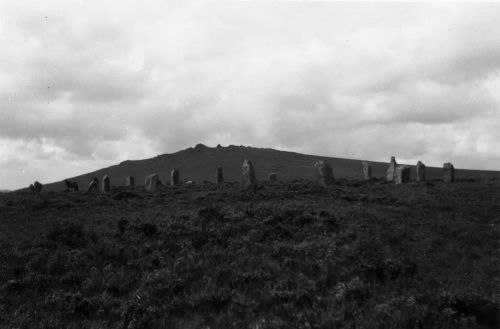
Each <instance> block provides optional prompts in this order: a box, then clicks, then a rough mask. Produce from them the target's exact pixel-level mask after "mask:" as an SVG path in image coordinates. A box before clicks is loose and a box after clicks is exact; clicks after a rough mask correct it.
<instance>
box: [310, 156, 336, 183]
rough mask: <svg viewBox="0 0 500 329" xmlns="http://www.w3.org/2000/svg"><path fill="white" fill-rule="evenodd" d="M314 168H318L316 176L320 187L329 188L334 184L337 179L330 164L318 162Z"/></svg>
mask: <svg viewBox="0 0 500 329" xmlns="http://www.w3.org/2000/svg"><path fill="white" fill-rule="evenodd" d="M314 167H315V168H316V174H317V177H318V182H319V183H320V185H322V186H328V185H332V184H333V182H334V181H335V177H334V176H333V170H332V167H331V166H330V164H329V163H327V162H325V161H316V162H315V163H314Z"/></svg>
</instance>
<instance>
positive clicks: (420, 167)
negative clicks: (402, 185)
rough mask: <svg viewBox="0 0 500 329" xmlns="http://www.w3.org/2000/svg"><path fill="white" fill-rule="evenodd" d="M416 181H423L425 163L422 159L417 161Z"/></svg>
mask: <svg viewBox="0 0 500 329" xmlns="http://www.w3.org/2000/svg"><path fill="white" fill-rule="evenodd" d="M417 182H425V165H424V164H423V163H422V161H419V162H417Z"/></svg>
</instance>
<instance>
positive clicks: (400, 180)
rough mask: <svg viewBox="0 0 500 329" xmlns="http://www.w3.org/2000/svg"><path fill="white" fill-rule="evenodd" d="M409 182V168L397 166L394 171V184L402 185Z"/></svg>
mask: <svg viewBox="0 0 500 329" xmlns="http://www.w3.org/2000/svg"><path fill="white" fill-rule="evenodd" d="M409 181H410V167H408V166H397V167H396V170H395V171H394V184H404V183H408V182H409Z"/></svg>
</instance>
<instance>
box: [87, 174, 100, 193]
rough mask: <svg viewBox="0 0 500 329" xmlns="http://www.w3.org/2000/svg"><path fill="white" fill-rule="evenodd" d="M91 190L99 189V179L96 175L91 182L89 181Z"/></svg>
mask: <svg viewBox="0 0 500 329" xmlns="http://www.w3.org/2000/svg"><path fill="white" fill-rule="evenodd" d="M87 191H89V192H97V191H99V180H98V179H97V177H94V178H93V179H92V180H91V181H90V182H89V188H88V189H87Z"/></svg>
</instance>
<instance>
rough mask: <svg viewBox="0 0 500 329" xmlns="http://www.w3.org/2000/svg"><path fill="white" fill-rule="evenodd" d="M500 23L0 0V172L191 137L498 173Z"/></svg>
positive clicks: (371, 11)
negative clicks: (393, 157) (0, 144)
mask: <svg viewBox="0 0 500 329" xmlns="http://www.w3.org/2000/svg"><path fill="white" fill-rule="evenodd" d="M499 19H500V7H499V5H498V4H443V3H441V4H438V5H435V4H429V3H426V4H409V3H385V4H375V3H353V4H348V3H305V2H299V3H289V2H287V3H280V2H271V3H269V2H209V3H192V2H184V1H182V2H177V1H174V2H161V1H152V2H147V3H141V4H139V3H137V2H135V1H123V2H120V3H119V4H118V3H116V2H113V1H100V2H99V3H96V2H90V1H83V0H82V1H80V2H78V3H74V2H71V3H70V2H66V1H44V2H41V3H38V2H36V3H35V2H30V1H24V2H22V3H21V2H13V1H11V2H2V3H0V41H1V42H2V44H4V45H8V46H7V47H2V49H0V58H1V60H0V116H1V120H0V139H1V140H2V141H3V143H4V145H7V146H5V147H3V148H0V157H1V158H2V159H3V160H2V161H3V162H2V163H1V167H2V170H3V172H4V173H8V174H3V176H2V177H1V179H2V180H1V182H0V184H2V185H5V187H8V188H13V187H20V186H24V185H27V184H28V183H29V182H31V181H33V180H35V179H38V180H44V181H50V180H59V179H62V178H65V177H69V176H72V175H77V174H81V173H83V172H86V171H89V170H95V169H98V168H100V167H102V166H106V165H112V164H115V163H117V162H120V161H122V160H125V159H137V158H144V157H150V156H155V155H157V154H161V153H166V152H174V151H177V150H179V149H181V148H185V147H188V146H192V145H194V144H196V143H198V142H203V143H206V144H209V145H217V144H219V143H220V144H223V145H227V144H237V145H239V144H244V145H256V146H265V147H275V148H282V149H286V150H292V151H299V152H305V153H310V154H322V155H331V156H338V157H353V158H358V159H371V160H383V161H386V160H387V158H388V157H389V156H390V155H396V156H398V159H403V160H407V161H410V162H416V160H417V159H421V160H423V161H424V162H426V164H431V165H441V163H442V162H443V160H444V159H446V160H447V161H453V162H455V165H456V166H457V167H469V168H489V169H495V166H496V164H497V163H498V160H499V159H498V158H497V157H495V156H494V155H492V152H491V150H494V149H498V146H499V145H498V144H499V141H500V135H499V134H498V133H497V128H496V127H497V126H498V124H500V113H499V110H498V109H499V106H498V105H499V104H500V97H499V96H498V92H497V91H498V88H499V87H500V82H499V81H500V78H499V76H500V56H499V55H500V44H499V43H498V41H497V37H496V36H497V34H498V33H496V32H498V29H499V28H498V21H499ZM19 168H22V170H24V174H23V175H22V177H25V178H24V180H22V181H21V180H19V179H17V178H11V177H13V175H12V173H18V172H19V171H18V170H19ZM41 168H45V169H41ZM0 188H4V186H0Z"/></svg>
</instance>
